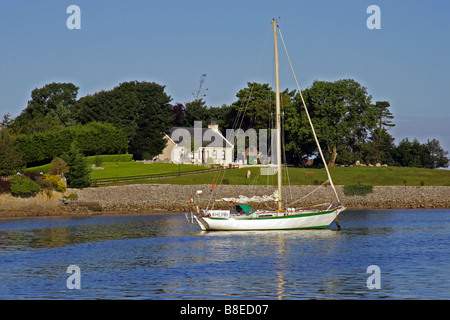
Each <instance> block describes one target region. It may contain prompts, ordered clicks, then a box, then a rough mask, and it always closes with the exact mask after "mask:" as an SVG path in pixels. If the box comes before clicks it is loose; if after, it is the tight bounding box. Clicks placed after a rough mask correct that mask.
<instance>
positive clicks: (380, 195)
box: [0, 184, 450, 217]
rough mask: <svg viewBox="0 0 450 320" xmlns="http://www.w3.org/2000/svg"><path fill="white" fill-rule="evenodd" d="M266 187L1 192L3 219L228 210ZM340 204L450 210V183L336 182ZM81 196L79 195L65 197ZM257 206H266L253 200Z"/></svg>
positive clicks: (300, 191) (298, 191)
mask: <svg viewBox="0 0 450 320" xmlns="http://www.w3.org/2000/svg"><path fill="white" fill-rule="evenodd" d="M274 189H275V188H274V187H267V186H236V185H221V186H219V187H216V189H215V190H214V194H212V193H213V191H212V189H211V185H192V186H189V185H188V186H186V185H169V184H166V185H164V184H141V185H122V186H112V187H101V188H86V189H68V190H67V191H66V192H65V193H64V194H61V193H57V192H54V193H52V194H45V193H41V194H38V195H36V196H34V197H29V198H17V197H13V196H11V195H4V194H3V195H0V217H31V216H88V215H99V214H141V213H142V214H155V213H182V212H189V211H190V210H191V208H192V204H190V203H189V199H190V198H191V197H192V196H193V195H196V193H197V190H202V193H201V194H200V195H198V199H199V202H200V203H201V204H202V205H204V206H206V205H207V204H208V203H209V204H210V205H212V204H213V203H215V204H214V206H215V208H217V209H219V208H225V207H227V206H228V205H227V204H225V203H220V202H214V198H221V197H239V195H245V196H253V195H267V194H271V193H272V192H273V191H274ZM316 189H317V186H292V187H291V191H290V192H287V193H286V195H287V196H288V197H292V199H300V198H302V197H304V196H305V195H307V194H309V193H311V192H313V191H314V190H316ZM336 189H337V192H338V195H339V197H340V200H341V202H343V203H344V204H345V206H346V207H347V208H348V209H418V208H420V209H429V208H436V209H437V208H441V209H444V208H446V209H448V208H450V186H421V187H414V186H374V187H373V192H372V193H369V194H368V195H366V196H345V195H344V193H343V186H336ZM75 194H76V195H77V196H76V198H75V199H70V200H69V199H65V198H63V196H66V197H67V196H69V195H72V197H74V195H75ZM334 201H335V199H334V195H333V192H332V190H331V189H330V187H322V188H319V189H317V190H316V191H314V192H313V193H311V194H310V195H309V196H308V197H306V198H305V199H303V200H302V201H299V202H298V203H296V204H295V207H304V206H309V205H313V204H320V203H325V202H334ZM252 206H253V207H254V208H255V209H257V208H265V206H264V205H261V204H253V205H252Z"/></svg>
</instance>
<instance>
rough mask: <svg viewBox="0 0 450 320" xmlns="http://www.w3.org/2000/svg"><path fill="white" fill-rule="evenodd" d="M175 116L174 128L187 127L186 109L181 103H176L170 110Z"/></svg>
mask: <svg viewBox="0 0 450 320" xmlns="http://www.w3.org/2000/svg"><path fill="white" fill-rule="evenodd" d="M170 113H171V114H172V116H173V122H172V127H186V126H187V121H186V107H185V106H184V105H183V104H181V103H176V104H174V105H172V107H171V108H170Z"/></svg>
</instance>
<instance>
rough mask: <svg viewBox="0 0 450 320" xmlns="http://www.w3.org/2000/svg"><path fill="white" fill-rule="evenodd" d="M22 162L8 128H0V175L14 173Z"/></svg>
mask: <svg viewBox="0 0 450 320" xmlns="http://www.w3.org/2000/svg"><path fill="white" fill-rule="evenodd" d="M22 164H23V161H22V154H21V153H20V152H19V151H18V150H17V147H16V146H15V145H14V138H13V136H12V135H11V132H10V130H9V128H6V127H4V128H2V129H0V176H3V175H9V174H12V173H14V172H15V171H17V170H18V169H19V168H20V167H21V166H22Z"/></svg>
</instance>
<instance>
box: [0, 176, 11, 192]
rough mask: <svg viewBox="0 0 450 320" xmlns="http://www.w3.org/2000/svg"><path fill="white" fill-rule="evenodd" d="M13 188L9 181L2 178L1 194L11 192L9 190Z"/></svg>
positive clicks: (0, 183) (0, 181)
mask: <svg viewBox="0 0 450 320" xmlns="http://www.w3.org/2000/svg"><path fill="white" fill-rule="evenodd" d="M10 187H11V183H10V182H9V180H3V179H1V178H0V193H7V192H9V188H10Z"/></svg>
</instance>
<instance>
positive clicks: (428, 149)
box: [394, 138, 449, 169]
mask: <svg viewBox="0 0 450 320" xmlns="http://www.w3.org/2000/svg"><path fill="white" fill-rule="evenodd" d="M447 154H448V151H444V149H442V148H441V146H440V143H439V140H436V139H432V140H428V141H427V143H424V144H421V143H420V142H419V141H418V140H417V139H414V140H413V141H409V139H408V138H405V139H403V140H402V141H400V143H399V144H398V146H397V148H396V149H395V155H394V159H395V161H396V164H397V165H399V166H402V167H417V168H430V169H435V168H441V167H448V165H449V159H448V158H447V157H446V156H447Z"/></svg>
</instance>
